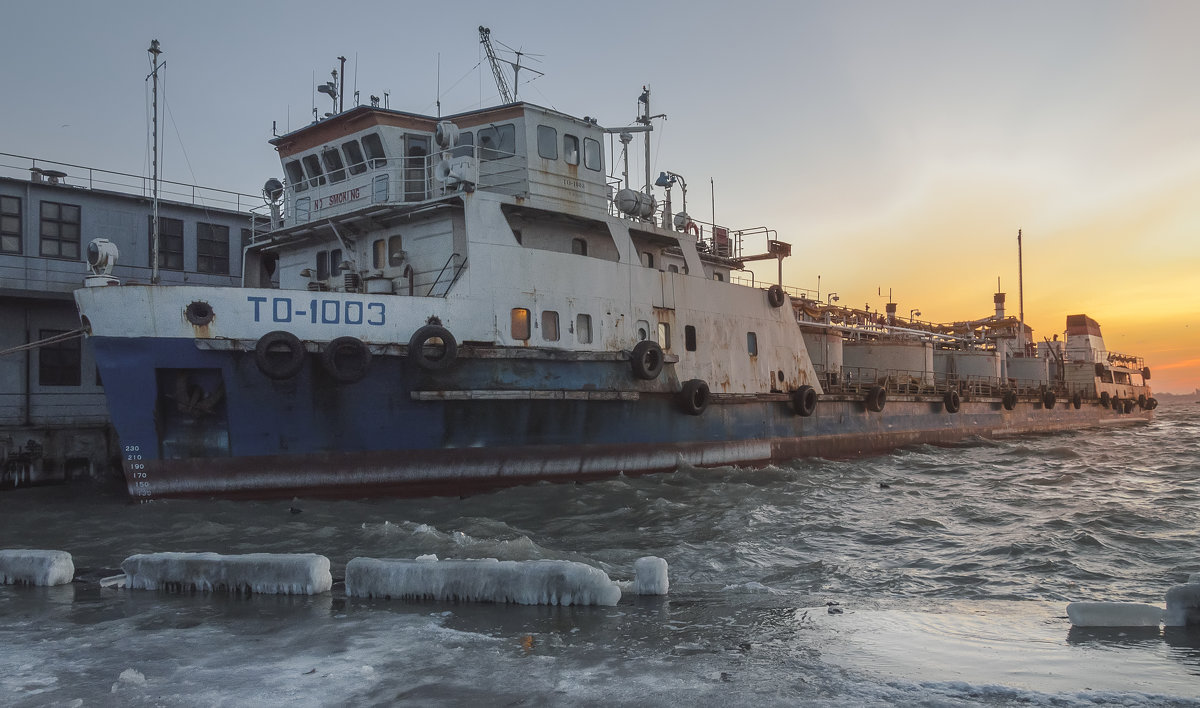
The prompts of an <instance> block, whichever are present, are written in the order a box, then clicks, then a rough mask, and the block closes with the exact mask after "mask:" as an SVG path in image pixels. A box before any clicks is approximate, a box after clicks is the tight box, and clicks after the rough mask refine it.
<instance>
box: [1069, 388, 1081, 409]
mask: <svg viewBox="0 0 1200 708" xmlns="http://www.w3.org/2000/svg"><path fill="white" fill-rule="evenodd" d="M1071 405H1072V406H1074V407H1075V410H1079V409H1080V408H1082V407H1083V394H1081V393H1078V392H1077V393H1076V394H1075V395H1074V396H1071Z"/></svg>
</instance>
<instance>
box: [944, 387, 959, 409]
mask: <svg viewBox="0 0 1200 708" xmlns="http://www.w3.org/2000/svg"><path fill="white" fill-rule="evenodd" d="M942 403H943V404H944V405H945V406H946V412H947V413H957V412H958V410H959V409H960V408H962V398H961V397H960V396H959V395H958V391H947V392H946V395H945V396H942Z"/></svg>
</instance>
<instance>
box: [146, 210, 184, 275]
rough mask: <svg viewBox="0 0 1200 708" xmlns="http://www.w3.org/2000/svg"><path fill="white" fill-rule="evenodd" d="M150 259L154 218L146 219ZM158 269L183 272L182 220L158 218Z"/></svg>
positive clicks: (152, 249) (152, 256)
mask: <svg viewBox="0 0 1200 708" xmlns="http://www.w3.org/2000/svg"><path fill="white" fill-rule="evenodd" d="M147 223H148V224H149V229H148V231H147V233H148V234H149V236H150V238H149V242H150V253H151V256H150V258H151V259H153V258H154V255H153V254H154V217H153V216H150V217H147ZM158 267H159V268H162V269H164V270H183V220H182V219H169V218H166V217H163V216H160V217H158Z"/></svg>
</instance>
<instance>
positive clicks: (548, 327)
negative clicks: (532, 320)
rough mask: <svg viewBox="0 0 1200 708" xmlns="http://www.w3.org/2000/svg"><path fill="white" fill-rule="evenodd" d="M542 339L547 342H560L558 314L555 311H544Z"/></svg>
mask: <svg viewBox="0 0 1200 708" xmlns="http://www.w3.org/2000/svg"><path fill="white" fill-rule="evenodd" d="M542 339H544V340H546V341H547V342H557V341H558V313H557V312H555V311H554V310H543V311H542Z"/></svg>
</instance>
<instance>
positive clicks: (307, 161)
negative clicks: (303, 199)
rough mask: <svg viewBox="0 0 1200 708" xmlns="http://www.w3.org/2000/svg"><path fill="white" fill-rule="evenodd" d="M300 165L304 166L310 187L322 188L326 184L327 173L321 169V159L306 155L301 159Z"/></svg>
mask: <svg viewBox="0 0 1200 708" xmlns="http://www.w3.org/2000/svg"><path fill="white" fill-rule="evenodd" d="M300 164H302V165H304V174H305V175H307V176H308V185H309V186H310V187H320V186H322V185H324V184H325V172H324V170H322V169H321V158H320V157H318V156H317V155H315V154H314V155H305V156H304V157H302V158H300Z"/></svg>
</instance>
